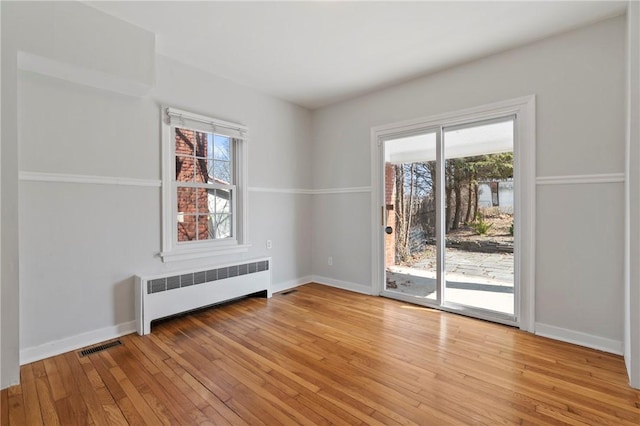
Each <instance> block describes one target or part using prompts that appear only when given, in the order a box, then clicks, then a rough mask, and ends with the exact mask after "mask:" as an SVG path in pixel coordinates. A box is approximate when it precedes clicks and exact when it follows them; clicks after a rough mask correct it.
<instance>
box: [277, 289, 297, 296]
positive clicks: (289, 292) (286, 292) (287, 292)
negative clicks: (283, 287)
mask: <svg viewBox="0 0 640 426" xmlns="http://www.w3.org/2000/svg"><path fill="white" fill-rule="evenodd" d="M297 291H298V290H287V291H283V292H282V293H280V294H281V295H283V296H286V295H287V294H291V293H295V292H297Z"/></svg>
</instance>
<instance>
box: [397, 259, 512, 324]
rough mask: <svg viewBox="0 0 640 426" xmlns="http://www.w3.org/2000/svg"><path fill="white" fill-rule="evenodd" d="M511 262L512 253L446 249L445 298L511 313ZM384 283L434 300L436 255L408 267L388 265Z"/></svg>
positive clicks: (404, 292)
mask: <svg viewBox="0 0 640 426" xmlns="http://www.w3.org/2000/svg"><path fill="white" fill-rule="evenodd" d="M513 265H514V263H513V253H477V252H469V251H463V250H455V249H447V251H446V255H445V273H446V288H445V296H444V297H445V300H446V301H447V302H454V303H458V304H462V305H467V306H472V307H477V308H482V309H488V310H492V311H497V312H502V313H507V314H513V311H514V293H513V288H514V287H513V283H514V271H513V268H514V266H513ZM386 283H387V290H389V291H392V292H399V293H403V294H409V295H413V296H416V297H421V298H426V299H432V300H435V299H436V293H435V291H436V260H435V257H434V258H432V259H428V260H425V261H421V262H419V263H416V264H414V265H412V266H411V267H406V266H390V267H387V277H386Z"/></svg>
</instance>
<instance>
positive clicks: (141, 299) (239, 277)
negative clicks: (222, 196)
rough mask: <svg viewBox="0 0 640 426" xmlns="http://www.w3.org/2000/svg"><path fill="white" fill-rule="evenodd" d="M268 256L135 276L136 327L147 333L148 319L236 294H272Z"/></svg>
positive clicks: (149, 324)
mask: <svg viewBox="0 0 640 426" xmlns="http://www.w3.org/2000/svg"><path fill="white" fill-rule="evenodd" d="M269 264H270V259H257V260H251V261H242V262H241V263H239V264H234V265H224V266H216V267H213V268H207V269H202V268H201V269H198V270H191V271H181V272H179V273H178V272H171V273H167V274H163V275H154V276H146V277H141V276H136V277H135V283H136V288H135V295H136V296H135V299H136V300H135V303H136V328H137V331H138V334H140V335H144V334H149V332H150V331H151V321H153V320H156V319H159V318H165V317H168V316H171V315H175V314H179V313H182V312H187V311H190V310H193V309H198V308H202V307H205V306H209V305H213V304H216V303H220V302H225V301H228V300H231V299H236V298H238V297H242V296H247V295H250V294H254V293H259V292H264V294H265V295H266V297H271V270H270V268H269V266H270V265H269Z"/></svg>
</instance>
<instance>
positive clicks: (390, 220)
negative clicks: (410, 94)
mask: <svg viewBox="0 0 640 426" xmlns="http://www.w3.org/2000/svg"><path fill="white" fill-rule="evenodd" d="M514 125H515V117H514V116H505V117H499V118H494V119H491V120H484V121H476V122H469V123H462V124H456V125H455V126H437V127H433V128H425V129H421V130H417V131H415V130H414V131H413V132H411V133H409V134H398V135H397V136H391V137H389V138H387V139H385V140H383V143H382V150H383V152H384V155H383V157H384V164H383V168H384V184H383V186H384V188H383V190H384V207H383V221H384V225H385V226H384V227H383V231H384V233H385V234H384V262H385V265H384V266H385V268H384V270H385V271H384V276H385V277H384V288H383V292H382V294H383V295H385V296H389V297H394V298H398V299H402V300H408V301H412V302H415V303H419V304H424V305H429V306H435V307H438V308H442V309H446V310H452V311H456V312H461V313H465V314H468V315H472V316H477V317H481V318H484V319H490V320H494V321H498V322H504V323H509V324H512V323H515V322H516V321H517V317H516V306H517V296H518V289H517V280H516V279H515V277H516V271H515V262H514V247H515V246H516V245H515V244H514V241H515V238H516V237H517V235H515V232H514V230H515V229H516V227H515V222H516V216H515V215H516V209H515V203H514V200H515V194H514V192H515V188H516V185H515V183H516V182H515V176H516V174H515V173H514V139H515V134H514Z"/></svg>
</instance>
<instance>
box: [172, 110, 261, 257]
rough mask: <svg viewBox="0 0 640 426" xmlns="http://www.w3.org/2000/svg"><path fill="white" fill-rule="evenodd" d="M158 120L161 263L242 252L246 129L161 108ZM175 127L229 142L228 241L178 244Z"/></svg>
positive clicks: (244, 248)
mask: <svg viewBox="0 0 640 426" xmlns="http://www.w3.org/2000/svg"><path fill="white" fill-rule="evenodd" d="M160 114H161V117H162V138H161V139H162V251H161V252H160V257H161V258H162V261H163V262H171V261H176V260H189V259H197V258H204V257H210V256H217V255H227V254H233V253H243V252H247V251H248V250H249V247H250V246H251V245H250V244H249V243H248V238H247V230H248V209H247V158H248V156H247V142H248V133H249V129H248V128H247V127H246V126H243V125H241V124H237V123H231V122H228V121H223V120H218V119H214V118H211V117H207V116H204V115H200V114H194V113H192V112H188V111H184V110H181V109H177V108H170V107H166V106H163V107H162V108H161V113H160ZM175 128H187V129H192V130H197V131H201V132H207V133H215V134H218V135H223V136H228V137H229V138H230V139H231V140H232V151H233V154H232V164H231V169H232V173H233V177H234V182H232V183H233V185H234V186H235V190H234V191H233V195H234V197H235V199H234V200H233V213H232V221H233V222H232V223H233V227H232V232H233V236H232V238H224V239H208V240H200V241H191V242H178V233H177V227H178V225H177V221H178V218H177V213H178V211H177V206H178V201H177V186H178V185H177V183H176V179H175V176H176V174H175V156H176V153H175V135H174V129H175ZM187 186H188V185H187Z"/></svg>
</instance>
